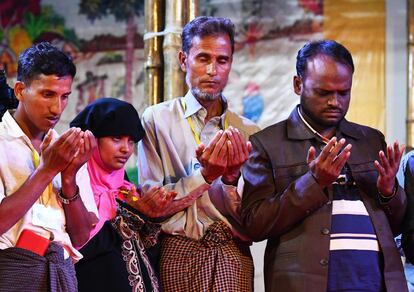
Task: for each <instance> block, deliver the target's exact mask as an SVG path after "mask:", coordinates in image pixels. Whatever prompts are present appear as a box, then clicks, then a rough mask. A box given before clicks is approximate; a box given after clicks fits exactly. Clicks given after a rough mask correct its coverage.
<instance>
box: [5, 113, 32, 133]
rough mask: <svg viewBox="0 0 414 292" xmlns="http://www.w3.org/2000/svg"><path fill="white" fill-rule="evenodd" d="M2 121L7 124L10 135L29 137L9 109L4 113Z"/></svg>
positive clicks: (6, 127)
mask: <svg viewBox="0 0 414 292" xmlns="http://www.w3.org/2000/svg"><path fill="white" fill-rule="evenodd" d="M2 122H3V123H4V125H5V129H6V130H7V134H8V135H10V136H12V137H14V138H20V137H27V136H26V134H25V133H24V132H23V130H22V129H21V128H20V126H19V124H17V122H16V120H15V119H14V118H13V116H12V115H11V114H10V112H9V111H6V112H5V113H4V115H3V118H2Z"/></svg>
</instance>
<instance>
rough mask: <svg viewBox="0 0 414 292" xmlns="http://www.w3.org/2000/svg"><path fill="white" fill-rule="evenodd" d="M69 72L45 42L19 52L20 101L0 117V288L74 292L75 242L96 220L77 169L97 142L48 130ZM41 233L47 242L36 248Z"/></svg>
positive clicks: (74, 131)
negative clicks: (43, 247)
mask: <svg viewBox="0 0 414 292" xmlns="http://www.w3.org/2000/svg"><path fill="white" fill-rule="evenodd" d="M75 73H76V68H75V65H74V64H73V62H72V60H71V59H70V58H69V57H68V56H67V55H66V54H64V53H63V52H62V51H60V50H58V49H56V48H55V47H53V46H52V45H50V44H49V43H40V44H36V45H33V46H32V47H30V48H28V49H27V50H25V51H24V52H23V53H22V54H21V55H20V57H19V63H18V73H17V74H18V76H17V80H18V81H17V82H16V84H15V86H14V92H15V95H16V97H17V99H18V100H19V105H18V107H17V110H16V111H15V112H14V113H13V112H6V113H5V114H4V116H3V120H2V122H1V123H0V161H1V163H0V290H1V291H6V290H7V289H10V287H13V289H14V290H13V291H77V284H76V277H75V272H74V268H73V262H74V261H77V260H79V259H80V258H81V254H80V253H79V252H78V251H77V250H76V249H75V247H80V246H82V245H83V244H84V243H85V242H86V241H87V239H88V238H89V232H90V230H91V229H92V227H93V224H94V223H96V221H97V217H96V214H97V210H96V205H95V202H94V199H93V194H92V191H91V188H90V184H89V177H88V174H87V171H86V169H84V168H81V167H82V165H83V164H84V163H85V162H86V161H87V160H88V159H89V157H90V155H91V153H92V149H93V148H94V147H95V146H96V142H95V139H94V137H93V135H92V133H90V132H88V131H86V132H82V131H81V130H80V129H78V128H71V129H69V130H67V131H66V132H65V133H64V134H63V135H62V136H60V137H59V136H58V135H57V133H56V132H55V131H54V130H53V129H52V128H53V127H54V126H55V125H56V123H57V122H58V121H59V118H60V115H61V114H62V112H63V110H64V109H65V107H66V105H67V102H68V98H69V95H70V93H71V86H72V82H73V78H74V76H75ZM23 231H24V232H23ZM22 234H23V235H22ZM27 234H29V235H28V237H26V236H27ZM37 236H41V237H39V238H38V237H37ZM19 237H20V240H19ZM44 239H49V240H51V242H50V243H49V244H48V245H47V246H46V248H47V250H46V252H45V254H42V253H40V254H38V253H39V252H38V251H37V249H36V247H39V246H40V245H41V244H42V243H44V242H45V240H44ZM17 242H19V243H18V244H17ZM16 244H17V247H19V246H24V248H23V249H21V248H16ZM20 244H23V245H20ZM28 245H29V246H28ZM36 251H37V252H36ZM16 272H18V273H16Z"/></svg>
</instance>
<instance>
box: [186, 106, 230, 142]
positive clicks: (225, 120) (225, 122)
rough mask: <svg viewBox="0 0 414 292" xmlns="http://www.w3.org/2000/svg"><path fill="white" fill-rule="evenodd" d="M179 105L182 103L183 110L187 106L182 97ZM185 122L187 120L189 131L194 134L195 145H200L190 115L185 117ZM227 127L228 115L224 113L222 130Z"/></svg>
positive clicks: (198, 136)
mask: <svg viewBox="0 0 414 292" xmlns="http://www.w3.org/2000/svg"><path fill="white" fill-rule="evenodd" d="M181 105H182V107H183V109H184V112H185V110H186V108H187V105H186V104H185V101H184V99H182V100H181ZM187 122H188V125H189V126H190V128H191V131H192V132H193V136H194V139H195V141H196V143H197V145H200V144H201V140H200V135H198V134H197V132H196V130H195V127H194V124H193V121H192V120H191V117H187ZM228 127H229V117H228V115H227V114H226V115H225V117H224V130H226V129H227V128H228Z"/></svg>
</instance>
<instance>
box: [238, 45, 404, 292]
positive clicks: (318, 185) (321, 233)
mask: <svg viewBox="0 0 414 292" xmlns="http://www.w3.org/2000/svg"><path fill="white" fill-rule="evenodd" d="M296 70H297V76H295V77H294V79H293V85H294V90H295V93H296V94H298V95H300V104H299V105H298V106H297V107H296V108H295V109H294V110H293V111H292V113H291V115H290V117H289V118H288V119H287V120H284V121H282V122H280V123H277V124H275V125H272V126H270V127H268V128H266V129H264V130H262V131H260V132H258V133H257V134H255V135H253V136H251V137H250V141H251V142H252V145H253V151H252V153H251V155H250V158H249V160H248V162H247V164H246V165H245V168H244V170H243V177H244V180H245V187H244V193H243V199H242V200H243V201H242V219H243V223H244V226H245V228H246V230H247V231H248V232H249V234H250V235H251V236H252V237H253V238H254V239H255V240H257V241H259V240H263V239H268V243H267V248H266V254H265V260H264V271H265V287H266V291H385V290H386V291H406V290H407V286H406V282H405V279H404V275H403V269H402V264H401V260H400V256H399V253H398V251H397V249H396V246H395V243H394V235H396V234H398V233H399V232H400V231H399V229H400V225H401V221H402V219H403V217H404V213H405V209H406V196H405V193H404V190H403V189H402V188H400V187H399V186H398V183H397V181H396V178H395V176H396V173H397V170H398V166H399V162H400V160H401V156H402V153H403V152H404V146H402V147H401V148H400V146H399V145H398V143H397V142H394V143H393V145H392V146H387V145H386V143H385V140H384V136H383V135H382V133H381V132H379V131H378V130H375V129H372V128H369V127H366V126H362V125H358V124H355V123H351V122H348V121H347V120H346V119H345V118H344V117H345V114H346V113H347V111H348V107H349V102H350V97H351V87H352V76H353V72H354V65H353V61H352V56H351V54H350V53H349V51H348V50H347V49H346V48H345V47H344V46H342V45H341V44H339V43H337V42H335V41H326V40H323V41H317V42H311V43H308V44H306V45H305V46H304V47H303V48H302V49H301V50H300V51H299V52H298V55H297V63H296Z"/></svg>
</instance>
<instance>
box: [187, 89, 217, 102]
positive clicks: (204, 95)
mask: <svg viewBox="0 0 414 292" xmlns="http://www.w3.org/2000/svg"><path fill="white" fill-rule="evenodd" d="M191 92H192V93H193V95H194V97H197V98H199V99H202V100H205V101H214V100H217V99H219V98H220V97H221V92H215V93H210V92H203V91H200V90H192V91H191Z"/></svg>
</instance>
